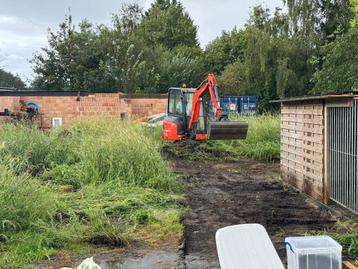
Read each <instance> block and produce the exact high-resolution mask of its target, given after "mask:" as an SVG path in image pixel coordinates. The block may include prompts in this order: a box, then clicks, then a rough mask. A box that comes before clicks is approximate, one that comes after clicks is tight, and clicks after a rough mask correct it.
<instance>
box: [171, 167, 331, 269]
mask: <svg viewBox="0 0 358 269" xmlns="http://www.w3.org/2000/svg"><path fill="white" fill-rule="evenodd" d="M172 166H173V169H174V171H176V172H177V173H181V174H182V175H183V180H184V184H185V191H186V195H187V199H188V205H189V207H190V208H191V211H190V213H189V214H188V215H187V216H186V217H185V219H184V224H185V245H184V258H183V259H184V264H185V267H186V268H187V269H191V268H193V269H194V268H208V269H209V268H210V269H214V268H220V267H219V263H218V258H217V254H216V246H215V232H216V230H217V229H219V228H222V227H225V226H227V225H233V224H242V223H260V224H262V225H263V226H265V227H266V229H267V231H268V233H269V235H270V237H271V239H272V241H273V243H274V245H275V247H276V249H277V251H278V253H279V255H280V257H281V259H282V260H283V261H284V262H285V261H286V250H285V246H284V243H283V242H284V239H285V237H287V236H294V235H302V234H304V233H305V232H307V231H311V230H322V229H326V228H329V227H331V226H332V225H333V224H334V222H335V218H334V217H333V216H331V214H330V212H328V211H327V210H326V209H325V208H322V207H320V205H319V204H317V203H315V202H313V201H312V200H311V199H309V198H307V197H306V196H305V195H303V194H301V193H299V192H297V191H295V190H294V189H292V188H291V187H288V186H285V185H283V184H282V182H281V180H280V177H279V164H278V163H262V162H257V161H251V160H242V161H235V162H227V161H226V162H217V161H206V162H202V161H200V162H195V161H181V160H176V161H174V162H173V163H172Z"/></svg>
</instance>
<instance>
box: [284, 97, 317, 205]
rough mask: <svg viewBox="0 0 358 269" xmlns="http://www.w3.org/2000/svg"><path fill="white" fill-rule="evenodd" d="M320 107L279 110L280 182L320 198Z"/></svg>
mask: <svg viewBox="0 0 358 269" xmlns="http://www.w3.org/2000/svg"><path fill="white" fill-rule="evenodd" d="M323 168H324V105H323V102H322V100H315V101H301V102H286V103H283V104H282V106H281V171H282V176H283V179H284V180H285V181H286V182H288V183H290V184H292V185H294V186H296V187H297V188H299V189H300V190H302V191H304V192H306V193H308V194H310V195H311V196H313V197H315V198H318V199H320V200H321V199H322V198H323V195H324V193H323V191H324V190H323V180H324V170H323Z"/></svg>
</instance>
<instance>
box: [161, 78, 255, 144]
mask: <svg viewBox="0 0 358 269" xmlns="http://www.w3.org/2000/svg"><path fill="white" fill-rule="evenodd" d="M167 112H168V114H167V116H166V117H165V119H164V122H163V139H164V140H168V141H181V140H183V139H187V138H189V139H193V140H208V139H210V140H225V139H245V138H246V134H247V129H248V125H247V123H244V122H238V121H229V118H228V115H226V114H224V113H223V111H222V109H221V108H220V102H219V94H218V85H217V82H216V77H215V75H213V74H209V75H208V78H207V79H206V80H205V81H203V82H202V83H201V84H200V85H199V87H198V88H196V89H193V88H170V89H169V94H168V111H167Z"/></svg>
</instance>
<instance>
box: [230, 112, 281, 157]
mask: <svg viewBox="0 0 358 269" xmlns="http://www.w3.org/2000/svg"><path fill="white" fill-rule="evenodd" d="M233 120H241V121H246V122H248V124H249V129H248V133H247V138H246V139H245V140H232V141H226V142H225V143H226V144H227V145H230V146H231V147H232V149H233V150H234V151H236V152H237V153H238V154H239V155H240V156H244V157H248V158H252V159H256V160H265V161H273V160H279V158H280V119H279V117H278V116H272V115H261V116H257V117H239V116H235V117H234V119H233Z"/></svg>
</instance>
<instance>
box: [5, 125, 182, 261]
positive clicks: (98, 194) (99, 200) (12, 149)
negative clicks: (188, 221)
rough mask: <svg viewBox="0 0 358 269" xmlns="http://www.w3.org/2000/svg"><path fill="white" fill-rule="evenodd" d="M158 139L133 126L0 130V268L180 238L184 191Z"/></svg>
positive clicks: (21, 127) (81, 126)
mask: <svg viewBox="0 0 358 269" xmlns="http://www.w3.org/2000/svg"><path fill="white" fill-rule="evenodd" d="M160 151H161V142H160V141H158V140H157V139H156V138H155V135H149V134H148V130H146V129H144V128H143V127H142V126H140V125H137V124H134V123H132V122H127V121H125V122H115V121H110V120H92V121H88V122H78V123H75V124H73V125H71V126H69V127H65V128H57V129H53V130H50V131H48V132H43V131H41V130H38V129H36V128H33V127H29V126H25V125H21V124H20V125H12V124H5V125H1V126H0V158H1V159H2V160H3V161H2V164H1V165H0V202H1V205H2V206H1V208H0V220H1V223H0V253H1V256H0V268H31V264H32V263H33V262H35V261H37V260H41V259H44V258H47V257H50V256H51V255H53V254H55V253H57V252H58V251H61V250H70V251H76V252H81V251H82V250H85V251H88V249H91V248H92V246H94V245H96V244H104V245H110V246H123V245H125V244H127V243H128V242H130V241H131V240H142V241H145V242H148V243H155V242H157V241H158V240H165V239H166V237H168V236H170V237H171V238H172V237H173V236H176V237H180V236H181V234H182V229H183V228H182V225H181V224H180V218H181V214H182V212H183V208H182V206H181V203H182V199H183V198H182V196H181V186H180V184H179V183H178V181H177V178H176V177H175V176H173V175H172V174H171V172H170V171H169V169H168V165H167V163H166V161H165V160H163V158H162V157H161V153H160Z"/></svg>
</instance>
